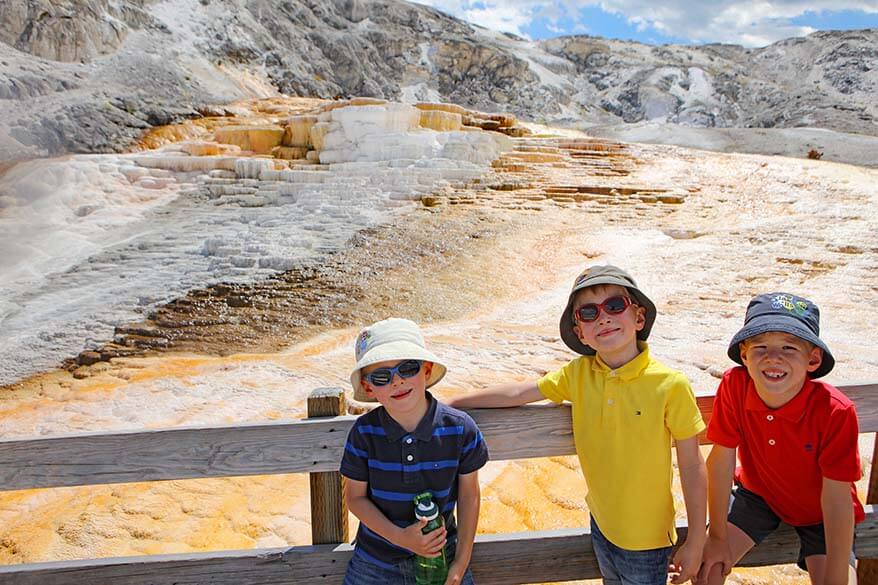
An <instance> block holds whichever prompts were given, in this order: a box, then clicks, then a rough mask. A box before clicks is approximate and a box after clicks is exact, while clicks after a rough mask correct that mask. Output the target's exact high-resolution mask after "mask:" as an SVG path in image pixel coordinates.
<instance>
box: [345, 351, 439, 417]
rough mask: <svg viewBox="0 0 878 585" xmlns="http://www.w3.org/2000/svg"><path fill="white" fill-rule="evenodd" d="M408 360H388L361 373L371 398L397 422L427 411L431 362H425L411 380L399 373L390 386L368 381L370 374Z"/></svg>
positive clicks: (394, 376) (365, 389) (361, 378)
mask: <svg viewBox="0 0 878 585" xmlns="http://www.w3.org/2000/svg"><path fill="white" fill-rule="evenodd" d="M404 361H408V360H388V361H384V362H378V363H375V364H371V365H368V366H365V367H364V368H363V369H362V370H361V372H360V374H361V375H360V384H362V386H363V390H364V391H365V392H366V394H368V395H369V396H372V397H373V398H375V400H377V401H378V402H380V403H381V404H382V405H383V406H384V408H385V409H386V410H387V413H388V414H390V416H392V417H393V418H394V419H395V420H397V422H401V421H400V418H402V419H407V418H408V417H411V416H417V417H418V418H419V416H418V413H420V414H421V415H423V413H424V412H426V409H427V396H426V388H427V379H428V378H429V376H430V372H431V371H432V369H433V364H432V363H431V362H423V363H422V364H421V370H420V371H419V372H418V373H417V374H415V375H414V376H412V377H411V378H403V377H402V376H400V375H399V373H395V374H394V375H393V379H391V381H390V383H389V384H386V385H384V386H375V385H373V384H371V383H369V381H368V380H367V379H366V377H367V376H368V374H370V373H372V372H374V371H375V370H378V369H381V368H394V367H396V366H398V365H399V364H401V363H402V362H404Z"/></svg>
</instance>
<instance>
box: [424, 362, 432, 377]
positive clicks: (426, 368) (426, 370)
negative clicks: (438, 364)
mask: <svg viewBox="0 0 878 585" xmlns="http://www.w3.org/2000/svg"><path fill="white" fill-rule="evenodd" d="M423 368H424V379H425V380H429V379H430V374H431V373H432V372H433V362H424V365H423Z"/></svg>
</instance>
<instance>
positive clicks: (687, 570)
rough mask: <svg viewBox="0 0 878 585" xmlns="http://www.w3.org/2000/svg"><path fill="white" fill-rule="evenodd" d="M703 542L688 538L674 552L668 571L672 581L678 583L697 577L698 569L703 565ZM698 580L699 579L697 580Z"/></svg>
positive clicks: (676, 584) (675, 584)
mask: <svg viewBox="0 0 878 585" xmlns="http://www.w3.org/2000/svg"><path fill="white" fill-rule="evenodd" d="M702 550H703V547H702V544H701V543H700V542H699V543H695V542H692V541H690V540H687V541H686V542H684V543H683V545H682V546H681V547H680V548H678V549H677V552H676V553H674V558H673V559H672V560H671V565H670V567H668V572H669V573H670V574H671V583H674V585H678V584H680V583H685V582H687V581H689V580H690V579H697V577H698V569H699V568H700V567H701V553H702ZM696 582H697V581H696Z"/></svg>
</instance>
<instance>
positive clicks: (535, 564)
mask: <svg viewBox="0 0 878 585" xmlns="http://www.w3.org/2000/svg"><path fill="white" fill-rule="evenodd" d="M678 532H679V534H680V540H681V541H682V540H684V539H685V536H686V527H685V525H683V524H680V526H679V527H678ZM798 550H799V544H798V539H797V538H796V536H795V533H794V532H793V530H792V528H790V527H788V526H785V527H783V528H781V529H779V530H777V531H776V532H774V533H773V534H772V535H771V536H770V537H768V538H767V539H766V540H765V541H764V542H763V543H762V544H760V545H759V546H758V547H756V548H754V549H753V550H752V551H750V553H749V554H748V555H747V556H746V557H744V559H743V560H742V561H741V563H739V566H744V567H751V566H764V565H770V564H781V563H792V562H795V560H796V557H797V555H798ZM351 553H352V548H351V546H350V545H348V544H339V545H317V546H297V547H293V548H288V549H285V548H272V549H255V550H243V551H224V552H216V553H197V554H178V555H152V556H144V557H121V558H112V559H96V560H83V561H64V562H52V563H34V564H30V565H7V566H0V585H69V584H70V583H74V582H75V583H112V584H113V585H173V584H176V585H196V584H197V585H201V584H203V583H212V584H214V585H224V584H235V585H240V584H242V583H259V584H260V585H273V584H277V585H289V584H290V583H326V584H332V585H338V584H339V583H341V582H342V578H343V576H344V571H345V568H346V565H347V562H348V559H350V556H351ZM857 554H858V556H860V557H861V558H875V557H878V514H876V510H875V508H874V507H873V506H867V507H866V520H865V522H863V523H861V524H859V525H858V526H857ZM472 568H473V576H474V577H475V581H476V582H477V583H479V585H517V584H522V583H539V582H543V581H546V580H551V581H571V580H575V579H596V578H599V577H600V574H599V573H598V568H597V562H596V560H595V558H594V554H593V553H592V548H591V534H590V533H589V531H588V530H586V529H566V530H552V531H539V532H536V531H534V532H519V533H506V534H491V535H481V536H479V537H477V538H476V544H475V547H474V548H473V560H472Z"/></svg>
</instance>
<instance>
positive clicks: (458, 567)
mask: <svg viewBox="0 0 878 585" xmlns="http://www.w3.org/2000/svg"><path fill="white" fill-rule="evenodd" d="M464 573H466V565H463V564H462V563H458V562H457V561H454V562H453V563H451V566H449V567H448V577H447V578H446V579H445V585H458V583H460V582H462V581H463V574H464Z"/></svg>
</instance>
